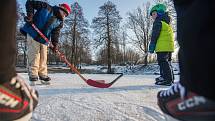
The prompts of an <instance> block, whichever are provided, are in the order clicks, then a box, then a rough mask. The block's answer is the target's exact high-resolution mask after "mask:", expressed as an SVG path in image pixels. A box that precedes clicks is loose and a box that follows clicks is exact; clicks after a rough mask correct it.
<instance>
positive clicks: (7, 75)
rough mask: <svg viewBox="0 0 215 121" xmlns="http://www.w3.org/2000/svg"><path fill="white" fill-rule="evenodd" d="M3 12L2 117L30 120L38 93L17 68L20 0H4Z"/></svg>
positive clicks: (0, 32)
mask: <svg viewBox="0 0 215 121" xmlns="http://www.w3.org/2000/svg"><path fill="white" fill-rule="evenodd" d="M0 14H1V19H0V43H1V44H0V57H1V59H0V120H1V121H12V120H14V121H27V120H29V119H30V118H31V115H32V111H33V110H34V109H35V107H36V105H37V103H38V94H37V92H36V91H35V90H34V89H32V88H31V87H29V86H28V85H27V84H26V83H25V82H24V80H23V79H22V78H21V77H20V76H18V75H17V74H16V71H15V60H16V59H15V58H16V41H15V32H16V1H15V0H4V1H0Z"/></svg>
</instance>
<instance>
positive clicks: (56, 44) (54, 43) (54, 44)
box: [51, 42, 58, 53]
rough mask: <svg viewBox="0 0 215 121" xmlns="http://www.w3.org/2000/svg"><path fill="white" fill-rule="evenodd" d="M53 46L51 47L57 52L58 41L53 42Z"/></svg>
mask: <svg viewBox="0 0 215 121" xmlns="http://www.w3.org/2000/svg"><path fill="white" fill-rule="evenodd" d="M52 45H53V46H52V47H51V49H52V51H53V52H54V53H55V52H56V50H58V43H56V42H52Z"/></svg>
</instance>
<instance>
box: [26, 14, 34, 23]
mask: <svg viewBox="0 0 215 121" xmlns="http://www.w3.org/2000/svg"><path fill="white" fill-rule="evenodd" d="M24 21H25V22H27V23H33V15H29V16H25V17H24Z"/></svg>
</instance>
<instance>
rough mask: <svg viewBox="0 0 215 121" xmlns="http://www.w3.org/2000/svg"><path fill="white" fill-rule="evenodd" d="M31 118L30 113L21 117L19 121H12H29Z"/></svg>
mask: <svg viewBox="0 0 215 121" xmlns="http://www.w3.org/2000/svg"><path fill="white" fill-rule="evenodd" d="M31 117H32V112H30V113H28V114H27V115H25V116H23V117H21V118H20V119H17V120H13V121H29V120H30V119H31Z"/></svg>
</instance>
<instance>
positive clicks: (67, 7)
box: [59, 3, 71, 16]
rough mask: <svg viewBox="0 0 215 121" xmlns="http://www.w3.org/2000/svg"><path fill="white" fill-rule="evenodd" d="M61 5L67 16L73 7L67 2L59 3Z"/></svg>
mask: <svg viewBox="0 0 215 121" xmlns="http://www.w3.org/2000/svg"><path fill="white" fill-rule="evenodd" d="M59 7H60V8H61V9H62V10H63V11H64V12H66V14H67V16H68V15H69V14H70V13H71V7H70V6H69V5H68V4H67V3H62V4H59Z"/></svg>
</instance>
